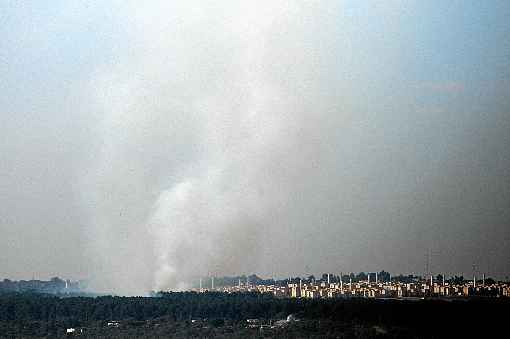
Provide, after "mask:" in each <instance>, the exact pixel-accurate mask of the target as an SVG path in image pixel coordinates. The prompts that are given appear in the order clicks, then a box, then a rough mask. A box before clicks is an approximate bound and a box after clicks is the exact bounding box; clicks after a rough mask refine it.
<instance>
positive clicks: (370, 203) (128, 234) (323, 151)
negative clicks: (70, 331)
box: [0, 0, 510, 293]
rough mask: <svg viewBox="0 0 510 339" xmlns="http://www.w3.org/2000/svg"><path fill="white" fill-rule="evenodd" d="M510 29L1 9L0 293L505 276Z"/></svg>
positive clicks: (317, 13) (412, 8) (307, 17)
mask: <svg viewBox="0 0 510 339" xmlns="http://www.w3.org/2000/svg"><path fill="white" fill-rule="evenodd" d="M509 17H510V3H509V2H508V1H506V0H502V1H432V0H431V1H293V2H285V1H274V0H272V1H253V2H241V1H159V2H158V1H147V2H143V4H142V2H140V1H80V2H77V1H56V0H55V1H50V2H43V1H1V2H0V278H4V277H6V278H14V279H21V278H32V277H33V276H35V277H37V278H48V277H51V276H55V275H59V276H62V277H70V278H74V279H78V278H86V279H90V280H91V281H92V282H93V286H94V287H96V288H98V289H101V290H110V291H112V290H113V291H116V292H118V293H144V292H145V291H148V290H150V289H153V288H158V289H159V288H184V287H186V285H185V284H186V283H187V282H189V281H190V279H192V278H193V277H195V276H197V275H211V274H214V275H222V274H238V273H239V274H245V273H252V272H253V273H257V274H260V275H263V276H270V275H273V274H274V275H276V276H279V277H285V276H288V275H298V274H300V275H305V274H312V273H313V274H317V273H320V272H332V273H339V272H350V271H356V272H359V271H375V270H381V269H385V270H389V271H391V272H393V273H418V274H422V273H423V272H424V270H425V262H426V259H425V258H426V254H427V252H429V253H430V269H431V271H432V272H433V273H443V272H444V273H446V274H447V275H451V274H464V275H466V276H468V275H469V276H471V274H472V265H473V264H475V265H476V270H477V271H478V272H486V273H488V274H489V275H491V276H496V277H505V276H506V275H509V274H510V209H509V207H510V39H509V37H510V23H509V21H508V18H509Z"/></svg>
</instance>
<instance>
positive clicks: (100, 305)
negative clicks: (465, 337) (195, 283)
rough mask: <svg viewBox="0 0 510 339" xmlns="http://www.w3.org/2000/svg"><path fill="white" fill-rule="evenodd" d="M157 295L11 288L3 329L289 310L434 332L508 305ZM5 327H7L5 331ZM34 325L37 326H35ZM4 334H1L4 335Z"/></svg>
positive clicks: (462, 326)
mask: <svg viewBox="0 0 510 339" xmlns="http://www.w3.org/2000/svg"><path fill="white" fill-rule="evenodd" d="M159 295H160V297H152V298H151V297H112V296H107V297H96V298H87V297H68V298H59V297H56V296H50V295H40V294H26V293H23V294H20V293H8V294H2V295H0V333H7V332H5V331H8V330H9V329H11V330H12V328H13V326H14V327H15V328H19V329H21V330H23V331H25V332H24V334H25V335H30V334H31V333H32V332H34V333H36V334H37V335H46V334H51V333H56V332H55V331H57V330H58V329H62V328H68V327H87V326H91V324H97V323H98V322H103V323H104V322H107V321H111V320H117V321H124V320H129V321H140V322H142V321H150V320H153V319H165V321H170V322H189V321H190V320H191V319H197V318H198V319H204V318H207V319H222V320H228V321H230V322H232V323H240V322H243V321H245V320H246V319H249V318H258V319H264V320H266V321H268V320H277V319H284V318H286V317H287V316H288V315H289V314H295V315H296V316H297V317H298V318H301V319H308V320H313V319H315V320H327V321H333V322H340V323H348V324H351V323H352V324H368V325H383V326H385V327H386V328H400V329H402V328H403V329H407V330H409V331H412V333H426V334H428V335H431V334H433V331H436V330H438V329H439V328H441V327H443V326H445V327H447V328H448V330H447V331H448V333H450V332H451V331H454V332H455V333H456V334H458V333H457V332H459V331H460V332H463V331H465V330H466V329H467V328H469V329H470V331H472V330H476V329H478V330H484V331H486V330H487V331H488V330H491V329H495V328H498V327H501V326H502V325H503V324H505V322H504V320H505V319H504V318H505V317H506V314H507V313H506V312H508V310H509V309H510V308H509V306H510V303H509V301H508V300H505V299H497V300H494V299H491V300H483V299H481V300H469V301H440V300H435V301H434V300H420V301H398V300H371V299H320V300H317V299H316V300H311V299H277V298H273V297H272V296H271V295H265V294H258V293H237V294H226V293H219V292H211V293H194V292H184V293H160V294H159ZM2 330H3V331H4V332H2ZM30 331H32V332H30ZM0 337H1V336H0Z"/></svg>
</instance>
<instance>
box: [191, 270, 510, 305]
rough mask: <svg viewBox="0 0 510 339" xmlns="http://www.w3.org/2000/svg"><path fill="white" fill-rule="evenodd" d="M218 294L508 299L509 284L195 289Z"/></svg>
mask: <svg viewBox="0 0 510 339" xmlns="http://www.w3.org/2000/svg"><path fill="white" fill-rule="evenodd" d="M211 290H213V291H220V292H226V293H235V292H259V293H271V294H273V295H274V296H276V297H281V298H312V299H314V298H342V297H343V298H348V297H365V298H425V297H472V296H486V297H510V284H509V283H492V284H486V283H485V278H484V279H482V281H480V282H477V281H476V278H474V279H473V280H471V281H463V282H462V283H458V284H455V283H452V282H447V281H445V279H444V278H443V279H442V280H441V281H437V280H434V279H433V278H432V277H431V278H430V280H425V279H421V280H419V281H415V282H411V283H404V282H399V281H395V280H393V281H391V280H390V281H384V282H382V281H379V280H378V279H377V275H376V279H375V281H370V275H369V276H368V279H367V280H365V281H358V282H353V281H352V279H350V280H349V281H347V282H344V281H342V279H340V281H339V282H331V281H330V279H329V275H328V278H327V280H319V281H302V280H300V281H299V282H298V283H296V282H292V283H290V282H289V283H287V284H273V285H257V284H250V283H249V282H248V281H246V282H241V281H239V284H238V285H237V286H222V287H214V278H212V281H211V284H210V288H202V287H200V289H198V292H205V291H211Z"/></svg>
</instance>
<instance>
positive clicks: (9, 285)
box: [0, 277, 85, 294]
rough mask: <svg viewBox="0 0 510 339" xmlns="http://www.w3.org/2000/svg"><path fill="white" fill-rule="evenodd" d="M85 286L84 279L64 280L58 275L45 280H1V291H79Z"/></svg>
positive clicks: (58, 292) (57, 292)
mask: <svg viewBox="0 0 510 339" xmlns="http://www.w3.org/2000/svg"><path fill="white" fill-rule="evenodd" d="M84 287H85V282H84V281H70V280H62V279H60V278H58V277H54V278H51V279H50V280H48V281H45V280H35V279H33V280H19V281H16V280H9V279H4V280H0V293H5V292H37V293H51V294H60V293H79V292H81V291H82V290H83V289H84Z"/></svg>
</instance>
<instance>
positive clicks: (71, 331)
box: [66, 328, 76, 334]
mask: <svg viewBox="0 0 510 339" xmlns="http://www.w3.org/2000/svg"><path fill="white" fill-rule="evenodd" d="M74 332H76V329H75V328H68V329H67V331H66V333H67V334H71V333H74Z"/></svg>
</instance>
